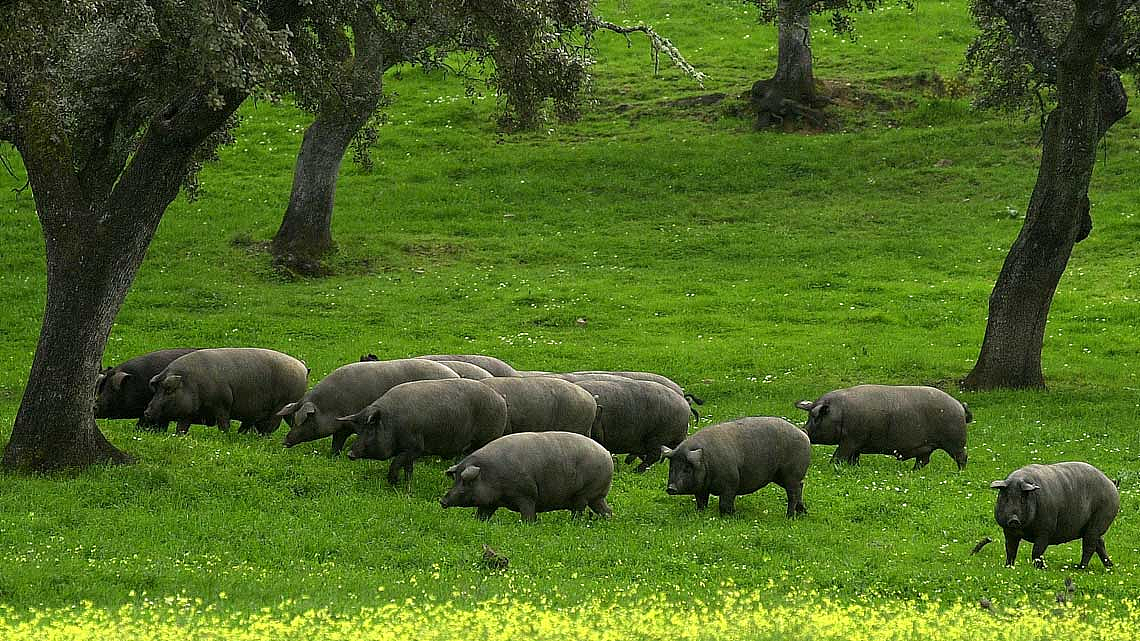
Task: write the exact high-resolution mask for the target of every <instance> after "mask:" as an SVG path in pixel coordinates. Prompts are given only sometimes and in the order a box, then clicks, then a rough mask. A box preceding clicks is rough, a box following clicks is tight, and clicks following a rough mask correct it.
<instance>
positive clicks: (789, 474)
mask: <svg viewBox="0 0 1140 641" xmlns="http://www.w3.org/2000/svg"><path fill="white" fill-rule="evenodd" d="M682 447H686V448H687V449H689V450H693V449H702V450H703V451H704V452H705V455H704V456H705V461H706V465H707V466H708V467H707V472H708V477H709V479H710V484H711V485H719V484H720V483H719V480H720V479H722V478H737V479H738V481H737V483H738V487H737V488H735V489H736V492H737V493H738V494H749V493H751V492H755V491H756V490H758V489H760V488H762V487H764V486H765V485H767V484H768V483H771V482H773V481H784V480H799V479H802V478H803V477H804V475H805V474H806V473H807V469H808V466H809V465H810V464H811V442H810V441H809V439H808V436H807V434H805V433H804V432H803V430H801V429H799V428H798V427H796V426H795V425H792V424H791V423H789V422H788V421H786V420H784V419H782V418H778V417H774V416H750V417H746V418H741V419H737V420H735V421H728V422H725V423H720V424H718V425H712V426H710V427H706V428H704V429H702V430H700V431H699V432H697V433H696V434H693V435H692V436H690V437H689V438H688V439H686V440H685V444H684V445H683V446H682ZM710 489H719V488H710Z"/></svg>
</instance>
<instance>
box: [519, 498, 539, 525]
mask: <svg viewBox="0 0 1140 641" xmlns="http://www.w3.org/2000/svg"><path fill="white" fill-rule="evenodd" d="M518 507H519V513H520V514H522V520H523V521H526V522H527V523H536V522H538V512H537V510H536V509H535V505H534V501H532V500H530V499H519V501H518Z"/></svg>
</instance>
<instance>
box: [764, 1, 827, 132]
mask: <svg viewBox="0 0 1140 641" xmlns="http://www.w3.org/2000/svg"><path fill="white" fill-rule="evenodd" d="M777 13H778V16H779V17H778V18H777V32H778V36H777V38H778V44H779V47H778V53H777V58H776V74H775V75H774V76H772V77H771V78H768V79H766V80H758V81H756V83H755V84H753V85H752V90H751V91H750V92H749V99H750V102H751V103H752V107H753V109H755V110H756V113H757V117H758V123H757V124H758V125H760V126H766V125H768V124H770V122H771V119H772V118H775V119H778V120H783V119H784V118H785V117H787V116H789V115H795V116H799V117H802V118H807V119H808V120H811V121H812V122H813V123H814V124H819V122H820V121H821V120H822V115H821V114H819V112H818V111H816V110H815V109H814V107H816V106H817V101H818V97H817V96H816V92H815V76H814V75H813V73H812V53H811V11H810V3H808V2H804V1H803V0H778V2H777Z"/></svg>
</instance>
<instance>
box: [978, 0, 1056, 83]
mask: <svg viewBox="0 0 1140 641" xmlns="http://www.w3.org/2000/svg"><path fill="white" fill-rule="evenodd" d="M987 4H989V6H990V7H991V8H993V10H994V11H995V12H997V14H998V15H999V16H1001V18H1002V19H1003V20H1005V22H1006V24H1007V25H1009V31H1010V33H1011V34H1012V35H1013V39H1014V41H1015V42H1016V43H1017V46H1018V47H1019V48H1020V49H1021V50H1022V51H1024V52H1025V55H1026V56H1027V57H1028V58H1029V63H1030V64H1031V65H1033V68H1034V69H1036V70H1037V73H1038V74H1041V75H1042V76H1045V77H1046V78H1047V79H1048V81H1049V82H1050V83H1052V82H1055V79H1056V77H1057V51H1056V49H1055V48H1054V47H1053V46H1052V45H1051V44H1049V39H1048V38H1046V37H1045V34H1044V33H1043V32H1042V31H1041V27H1040V26H1039V25H1038V24H1037V16H1036V15H1035V14H1034V13H1033V10H1032V5H1031V3H1029V2H1024V1H1023V0H989V2H988V3H987Z"/></svg>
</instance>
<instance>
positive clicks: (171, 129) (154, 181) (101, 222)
mask: <svg viewBox="0 0 1140 641" xmlns="http://www.w3.org/2000/svg"><path fill="white" fill-rule="evenodd" d="M242 99H244V95H238V94H235V93H227V94H226V105H225V107H224V108H222V109H215V108H214V107H212V106H210V104H211V101H210V99H209V97H208V95H207V93H206V92H205V91H201V92H193V91H191V92H188V93H187V94H185V95H183V96H181V97H179V98H176V99H174V100H172V101H171V103H170V104H169V105H168V106H167V107H166V108H165V109H164V110H163V111H162V112H160V113H159V114H157V115H156V116H155V117H154V118H153V119H152V120H151V122H150V124H149V126H148V128H147V131H146V134H145V135H144V136H143V138H142V140H141V141H140V143H139V146H138V148H137V149H136V151H135V153H134V156H133V158H132V159H131V161H130V163H129V164H128V165H126V167H125V168H124V169H123V171H122V172H121V173H120V172H110V173H107V174H105V175H106V176H108V177H109V178H107V179H97V178H91V179H90V180H88V181H86V182H85V181H84V180H83V179H82V172H78V171H76V169H75V160H74V157H73V155H72V150H71V149H70V148H69V147H68V146H67V141H66V140H64V139H61V138H60V137H56V136H52V135H50V134H48V135H44V134H41V133H40V132H41V131H50V129H48V128H45V127H42V126H41V127H36V126H35V124H33V125H32V126H30V127H27V129H26V130H25V131H21V132H20V134H18V135H17V139H16V147H17V149H18V150H19V152H20V155H21V156H22V157H23V159H24V164H25V166H26V167H27V170H28V178H29V180H30V181H31V185H32V194H33V196H34V197H35V202H36V213H37V215H38V216H39V219H40V224H41V226H42V228H43V233H44V240H45V244H46V259H47V302H46V305H45V307H44V321H43V326H42V328H41V332H40V339H39V342H38V343H37V345H36V354H35V357H34V359H33V361H32V370H31V373H30V374H29V375H28V384H27V387H25V389H24V396H23V399H22V400H21V402H20V409H19V410H18V412H17V414H16V422H15V424H14V425H13V427H12V436H11V438H10V439H9V441H8V444H7V446H6V447H5V448H4V456H3V458H2V459H0V465H2V466H3V467H4V468H6V469H9V470H15V471H20V472H37V473H40V472H53V471H57V470H62V469H68V468H82V467H86V466H88V465H92V464H98V463H129V462H131V460H132V459H131V457H130V456H129V455H128V454H126V453H124V452H122V451H120V450H118V449H117V448H115V447H114V446H113V445H111V443H109V442H108V441H107V439H106V438H105V437H104V436H103V434H102V433H101V432H100V431H99V428H98V427H97V426H96V424H95V418H94V411H93V400H94V389H95V378H96V376H97V375H98V372H99V367H100V362H101V361H102V358H103V350H104V347H105V346H106V343H107V337H108V335H109V334H110V332H111V325H112V324H113V322H114V319H115V316H116V314H117V313H118V311H119V307H120V306H121V305H122V303H123V299H124V298H126V295H127V291H128V290H129V289H130V286H131V283H132V282H133V281H134V277H135V274H137V273H138V269H139V266H140V265H141V264H142V260H143V257H144V256H145V255H146V250H147V247H148V246H149V245H150V241H151V239H152V238H153V237H154V232H155V230H156V229H157V228H158V223H159V221H160V220H161V219H162V215H163V213H165V211H166V208H167V206H169V204H170V202H171V201H173V200H174V198H175V196H177V194H178V190H179V187H180V185H181V184H182V180H183V178H185V176H186V171H187V168H188V167H189V163H190V161H191V158H192V156H193V153H194V152H195V150H196V149H197V148H198V147H199V145H201V144H202V142H203V141H204V140H205V139H206V138H207V136H209V135H210V134H212V133H214V132H216V131H218V130H219V129H220V128H221V127H222V126H223V125H224V123H225V122H226V121H227V120H228V119H229V117H230V116H231V115H232V114H233V112H234V111H235V110H236V109H237V107H238V105H239V104H241V101H242Z"/></svg>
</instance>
